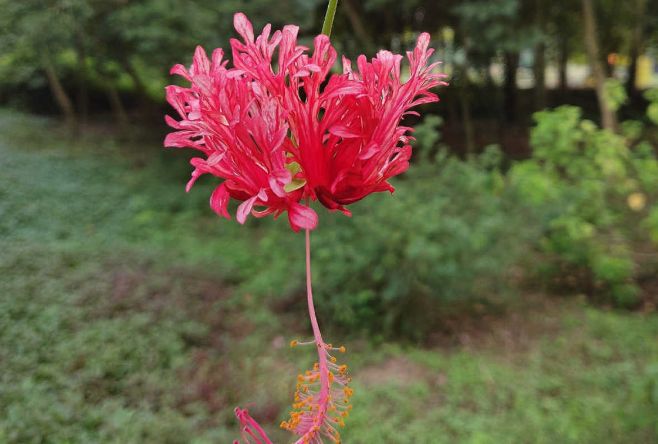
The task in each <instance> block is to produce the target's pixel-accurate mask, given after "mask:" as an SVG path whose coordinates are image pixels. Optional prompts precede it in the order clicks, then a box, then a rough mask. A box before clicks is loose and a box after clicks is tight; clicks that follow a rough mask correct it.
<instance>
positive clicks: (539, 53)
mask: <svg viewBox="0 0 658 444" xmlns="http://www.w3.org/2000/svg"><path fill="white" fill-rule="evenodd" d="M545 51H546V45H545V44H544V42H539V43H537V44H536V45H535V66H534V71H535V111H540V110H542V109H544V108H546V75H545V72H546V61H545V59H544V54H545Z"/></svg>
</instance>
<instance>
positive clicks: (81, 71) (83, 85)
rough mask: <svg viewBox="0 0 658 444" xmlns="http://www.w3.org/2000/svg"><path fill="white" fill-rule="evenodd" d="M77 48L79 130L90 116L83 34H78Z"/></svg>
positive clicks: (76, 38) (76, 37) (76, 39)
mask: <svg viewBox="0 0 658 444" xmlns="http://www.w3.org/2000/svg"><path fill="white" fill-rule="evenodd" d="M75 46H76V52H77V58H78V69H77V72H76V77H77V82H78V97H77V99H78V103H77V105H78V115H79V121H80V125H78V126H79V128H78V130H82V128H83V127H84V126H85V125H86V124H87V117H88V115H89V89H88V87H87V65H86V58H87V55H86V52H85V47H84V39H83V37H82V35H81V34H79V33H76V36H75Z"/></svg>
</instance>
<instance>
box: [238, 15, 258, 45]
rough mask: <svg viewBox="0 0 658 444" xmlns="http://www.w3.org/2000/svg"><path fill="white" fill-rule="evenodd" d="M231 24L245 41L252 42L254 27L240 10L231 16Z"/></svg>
mask: <svg viewBox="0 0 658 444" xmlns="http://www.w3.org/2000/svg"><path fill="white" fill-rule="evenodd" d="M233 26H234V27H235V30H236V31H238V34H240V35H241V36H242V38H244V39H245V41H246V43H253V42H254V28H253V26H251V22H250V21H249V20H248V19H247V16H246V15H244V14H243V13H241V12H237V13H236V14H235V15H234V16H233Z"/></svg>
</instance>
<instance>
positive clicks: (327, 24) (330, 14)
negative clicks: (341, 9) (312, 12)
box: [322, 0, 338, 37]
mask: <svg viewBox="0 0 658 444" xmlns="http://www.w3.org/2000/svg"><path fill="white" fill-rule="evenodd" d="M337 6H338V0H329V5H328V6H327V13H326V14H325V16H324V23H323V24H322V34H324V35H326V36H327V37H329V36H331V27H332V26H333V25H334V16H335V15H336V7H337Z"/></svg>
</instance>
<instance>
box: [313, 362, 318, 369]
mask: <svg viewBox="0 0 658 444" xmlns="http://www.w3.org/2000/svg"><path fill="white" fill-rule="evenodd" d="M317 369H318V363H317V362H316V363H315V364H313V370H317Z"/></svg>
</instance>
